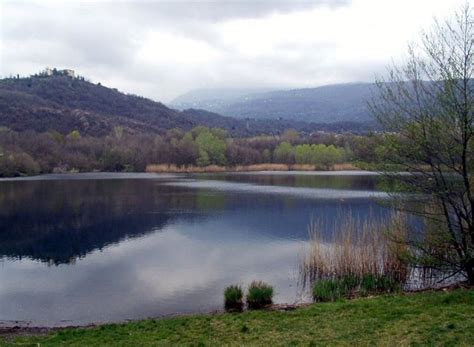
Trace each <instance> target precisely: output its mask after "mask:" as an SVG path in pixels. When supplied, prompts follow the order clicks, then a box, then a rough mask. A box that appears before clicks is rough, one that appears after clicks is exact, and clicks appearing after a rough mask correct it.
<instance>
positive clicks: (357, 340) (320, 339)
mask: <svg viewBox="0 0 474 347" xmlns="http://www.w3.org/2000/svg"><path fill="white" fill-rule="evenodd" d="M0 341H1V340H0ZM38 343H39V344H38ZM175 344H179V345H224V344H225V345H328V344H329V345H368V344H372V345H373V344H377V345H389V346H391V345H453V346H454V345H456V346H459V345H464V346H473V345H474V290H466V289H458V290H455V291H452V292H429V293H421V294H408V295H396V296H380V297H375V298H363V299H356V300H352V301H344V302H336V303H320V304H314V305H311V306H308V307H303V308H299V309H297V310H294V311H289V312H277V311H272V312H270V311H254V312H245V313H240V314H239V313H233V314H214V315H195V316H188V317H179V318H167V319H156V320H144V321H140V322H133V323H126V324H110V325H104V326H100V327H96V328H86V329H79V328H75V329H67V330H61V331H56V332H54V333H52V334H51V335H49V336H31V337H17V338H16V339H10V340H9V341H8V343H7V342H6V341H3V342H0V345H7V346H9V345H23V346H25V345H26V346H28V345H32V346H154V345H175Z"/></svg>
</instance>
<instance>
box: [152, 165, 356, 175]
mask: <svg viewBox="0 0 474 347" xmlns="http://www.w3.org/2000/svg"><path fill="white" fill-rule="evenodd" d="M360 170H363V169H361V168H359V167H357V166H355V165H354V164H352V163H341V164H333V165H329V166H321V165H311V164H254V165H236V166H219V165H209V166H194V165H183V166H179V165H175V164H150V165H147V167H146V169H145V172H149V173H213V172H254V171H360Z"/></svg>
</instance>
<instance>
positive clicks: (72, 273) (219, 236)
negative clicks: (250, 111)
mask: <svg viewBox="0 0 474 347" xmlns="http://www.w3.org/2000/svg"><path fill="white" fill-rule="evenodd" d="M272 176H273V175H267V176H265V175H254V176H252V175H227V176H225V175H216V176H211V177H209V176H205V175H201V176H193V177H189V176H187V177H173V176H157V175H154V176H147V175H145V176H143V175H141V176H140V177H135V176H133V175H130V176H126V175H125V176H123V175H121V176H120V178H119V179H110V178H111V177H112V178H113V175H112V176H110V175H108V176H106V177H105V178H107V179H102V178H103V177H102V176H101V175H95V176H94V175H89V176H87V177H84V176H81V175H76V176H72V177H71V176H68V177H67V180H64V179H57V178H55V179H49V178H48V179H46V180H21V181H15V180H9V181H0V255H1V256H2V257H3V261H2V265H1V270H0V283H1V285H0V319H1V320H12V319H15V320H28V321H31V322H32V323H33V324H38V325H46V324H48V325H51V324H71V323H74V324H82V323H90V322H98V321H108V320H113V321H119V320H123V319H137V318H143V317H148V316H158V315H165V314H170V313H184V312H196V311H209V310H214V309H221V308H222V291H223V288H224V287H225V286H226V285H228V284H230V283H234V282H238V283H241V284H242V285H246V284H247V283H248V282H250V281H251V280H254V279H260V280H265V281H268V282H269V283H272V284H273V285H274V286H275V288H276V298H275V299H276V302H294V301H297V300H304V299H305V296H302V294H301V293H299V292H298V289H297V287H296V283H297V277H298V253H299V252H300V251H301V250H302V248H303V246H304V244H305V242H306V241H307V239H308V234H307V225H308V222H309V220H310V218H311V216H315V217H318V216H323V217H324V219H325V220H326V221H327V222H328V223H331V218H332V219H334V218H336V217H337V215H340V214H341V213H342V214H348V213H351V214H354V215H357V216H362V217H363V216H368V215H369V214H371V215H372V216H373V215H376V216H383V215H386V214H388V213H389V211H388V210H387V209H385V208H382V207H380V206H379V205H377V204H376V202H375V201H374V200H373V199H371V197H373V196H379V194H378V193H377V192H375V191H374V189H375V188H374V187H375V184H376V183H375V180H376V178H375V177H364V178H363V179H361V178H360V177H359V176H344V177H343V178H342V180H345V181H346V182H345V183H341V177H339V176H334V177H333V181H331V178H327V177H325V178H324V183H321V182H319V183H318V181H319V179H321V177H317V176H313V177H307V176H304V177H306V178H305V180H296V179H295V180H293V179H288V178H285V179H284V181H282V180H281V179H280V178H275V176H273V178H272ZM302 176H303V175H302ZM242 177H244V178H242ZM279 177H280V176H279ZM143 178H147V179H143ZM366 180H368V181H366ZM331 182H332V183H331ZM362 182H365V183H362ZM341 187H344V188H345V189H341ZM321 191H324V194H326V195H324V196H322V195H321ZM354 192H355V193H354ZM331 194H332V195H336V197H334V196H331ZM44 263H47V264H54V265H55V266H45V264H44Z"/></svg>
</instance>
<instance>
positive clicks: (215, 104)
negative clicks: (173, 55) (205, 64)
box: [170, 88, 272, 112]
mask: <svg viewBox="0 0 474 347" xmlns="http://www.w3.org/2000/svg"><path fill="white" fill-rule="evenodd" d="M269 91H272V89H269V88H267V89H264V88H219V89H217V88H215V89H214V88H211V89H196V90H192V91H190V92H188V93H186V94H183V95H181V96H179V97H177V98H176V99H174V100H173V101H172V102H171V103H170V106H171V107H172V108H176V109H178V110H185V109H189V108H193V109H203V110H209V111H214V112H216V110H217V109H219V108H222V107H225V106H226V105H228V104H232V103H234V102H237V101H239V100H242V99H244V100H245V96H247V95H255V94H262V93H266V92H269Z"/></svg>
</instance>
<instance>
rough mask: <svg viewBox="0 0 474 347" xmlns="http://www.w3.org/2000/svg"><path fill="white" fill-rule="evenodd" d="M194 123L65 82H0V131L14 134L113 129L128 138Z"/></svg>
mask: <svg viewBox="0 0 474 347" xmlns="http://www.w3.org/2000/svg"><path fill="white" fill-rule="evenodd" d="M196 123H197V122H196V121H195V120H193V119H191V118H190V117H189V116H186V115H184V114H181V113H180V112H178V111H175V110H172V109H170V108H168V107H166V106H164V105H163V104H161V103H159V102H154V101H152V100H149V99H145V98H142V97H138V96H135V95H127V94H124V93H121V92H119V91H117V90H116V89H111V88H107V87H104V86H101V85H100V84H98V85H96V84H93V83H90V82H87V81H85V80H83V79H78V78H70V77H67V76H48V77H42V76H41V77H40V76H37V77H29V78H20V79H16V78H9V79H2V80H0V126H7V127H9V128H11V129H13V130H16V131H23V130H27V129H31V130H36V131H46V130H57V131H59V132H65V131H71V130H73V129H77V130H79V131H81V132H83V133H85V134H88V135H93V136H101V135H104V134H106V133H109V132H110V130H111V129H112V128H113V127H114V126H119V125H120V126H124V127H126V128H128V129H130V130H131V131H132V132H135V131H139V132H143V131H159V130H164V129H170V128H174V127H182V128H185V129H189V128H192V127H193V126H195V125H196Z"/></svg>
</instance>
